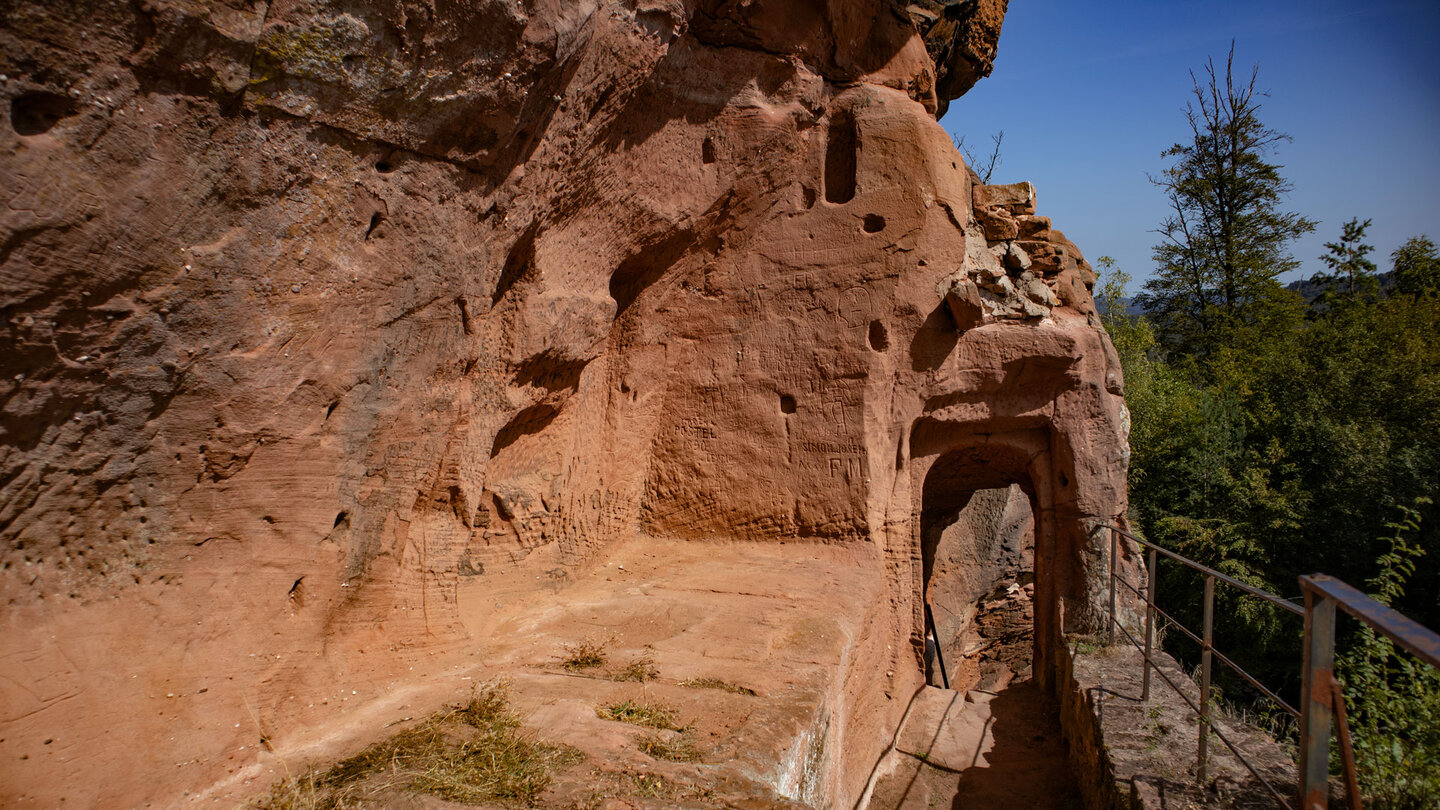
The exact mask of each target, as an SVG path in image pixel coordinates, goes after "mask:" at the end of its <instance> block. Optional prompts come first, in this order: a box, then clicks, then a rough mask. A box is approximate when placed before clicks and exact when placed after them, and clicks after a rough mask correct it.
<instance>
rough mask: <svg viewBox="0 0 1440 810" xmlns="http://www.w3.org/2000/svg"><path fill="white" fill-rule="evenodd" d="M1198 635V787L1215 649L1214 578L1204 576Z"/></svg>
mask: <svg viewBox="0 0 1440 810" xmlns="http://www.w3.org/2000/svg"><path fill="white" fill-rule="evenodd" d="M1204 622H1205V624H1204V629H1203V632H1202V633H1201V634H1200V638H1201V644H1200V755H1199V760H1200V762H1199V767H1198V768H1197V769H1196V770H1197V772H1198V775H1199V777H1200V786H1201V787H1202V788H1203V787H1204V786H1205V776H1206V771H1207V770H1208V768H1207V766H1208V765H1209V755H1210V651H1211V650H1213V649H1214V648H1215V645H1214V637H1215V577H1214V576H1213V575H1211V574H1206V575H1205V618H1204Z"/></svg>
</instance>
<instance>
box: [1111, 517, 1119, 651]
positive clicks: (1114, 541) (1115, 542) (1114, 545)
mask: <svg viewBox="0 0 1440 810" xmlns="http://www.w3.org/2000/svg"><path fill="white" fill-rule="evenodd" d="M1108 528H1109V529H1110V643H1111V644H1114V643H1115V557H1116V551H1117V550H1118V549H1119V547H1120V537H1119V535H1117V534H1116V533H1115V527H1114V526H1110V527H1108Z"/></svg>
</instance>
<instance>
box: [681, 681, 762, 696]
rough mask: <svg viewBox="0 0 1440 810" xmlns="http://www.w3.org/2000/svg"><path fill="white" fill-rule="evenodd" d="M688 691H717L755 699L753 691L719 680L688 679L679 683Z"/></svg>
mask: <svg viewBox="0 0 1440 810" xmlns="http://www.w3.org/2000/svg"><path fill="white" fill-rule="evenodd" d="M679 685H680V686H684V687H686V688H689V689H719V690H721V691H724V692H730V693H732V694H736V695H749V696H750V697H755V690H754V689H749V688H747V687H744V686H739V685H738V684H733V683H730V682H729V681H722V680H720V679H719V678H688V679H686V680H683V681H681V682H680V683H679Z"/></svg>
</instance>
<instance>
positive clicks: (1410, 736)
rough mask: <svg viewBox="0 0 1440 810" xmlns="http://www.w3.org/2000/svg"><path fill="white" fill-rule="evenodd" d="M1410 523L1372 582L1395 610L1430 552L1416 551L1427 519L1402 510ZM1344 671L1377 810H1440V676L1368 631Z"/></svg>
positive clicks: (1347, 653)
mask: <svg viewBox="0 0 1440 810" xmlns="http://www.w3.org/2000/svg"><path fill="white" fill-rule="evenodd" d="M1429 504H1430V499H1429V498H1423V497H1422V498H1417V499H1416V505H1417V506H1419V505H1429ZM1402 510H1403V514H1404V517H1403V518H1402V519H1401V520H1400V521H1399V522H1398V523H1391V524H1389V527H1390V528H1391V529H1392V530H1393V532H1394V533H1393V534H1392V535H1391V536H1390V537H1389V538H1387V539H1388V541H1389V543H1390V548H1389V550H1388V551H1387V552H1386V553H1384V554H1382V555H1381V556H1380V559H1379V560H1378V563H1379V566H1380V570H1379V573H1377V574H1376V575H1375V577H1374V578H1372V579H1371V580H1370V581H1369V583H1368V584H1369V586H1370V588H1371V596H1372V597H1374V598H1375V600H1376V601H1378V602H1380V603H1382V604H1385V605H1389V604H1391V603H1392V602H1394V601H1395V600H1397V599H1399V598H1400V597H1401V596H1403V595H1404V593H1405V584H1406V582H1407V581H1408V580H1409V579H1410V577H1411V576H1412V575H1413V574H1414V573H1415V561H1416V559H1418V558H1419V557H1420V556H1421V555H1423V554H1424V553H1425V552H1424V550H1423V549H1421V548H1419V547H1418V546H1416V545H1414V544H1412V543H1411V542H1410V541H1409V539H1407V538H1408V537H1413V536H1415V535H1417V534H1418V533H1419V530H1420V523H1421V520H1420V513H1419V512H1418V511H1416V510H1415V509H1413V508H1410V507H1402ZM1337 670H1338V672H1339V675H1340V678H1341V681H1342V683H1343V684H1344V688H1345V693H1346V697H1347V700H1348V701H1349V705H1350V706H1351V708H1350V710H1349V721H1350V728H1351V733H1352V735H1353V739H1354V744H1355V754H1356V769H1357V771H1358V772H1359V776H1360V784H1361V789H1362V791H1363V792H1364V793H1365V799H1366V804H1367V805H1368V806H1370V807H1373V808H1381V809H1382V810H1383V809H1385V808H1396V809H1397V810H1399V808H1422V807H1427V808H1428V807H1436V806H1440V672H1437V671H1436V670H1435V669H1434V668H1432V667H1429V666H1427V665H1425V664H1424V663H1422V662H1419V661H1416V660H1415V659H1414V658H1411V657H1410V656H1409V655H1406V654H1398V655H1397V653H1396V651H1395V644H1394V642H1392V641H1391V640H1390V639H1388V638H1386V637H1384V636H1382V635H1380V634H1378V633H1376V632H1375V631H1374V630H1372V629H1371V628H1370V626H1369V625H1362V626H1361V628H1360V630H1359V632H1358V634H1357V638H1356V640H1355V642H1354V644H1353V645H1351V646H1350V647H1349V648H1348V649H1346V650H1344V651H1343V652H1342V653H1341V655H1340V656H1339V660H1338V661H1337Z"/></svg>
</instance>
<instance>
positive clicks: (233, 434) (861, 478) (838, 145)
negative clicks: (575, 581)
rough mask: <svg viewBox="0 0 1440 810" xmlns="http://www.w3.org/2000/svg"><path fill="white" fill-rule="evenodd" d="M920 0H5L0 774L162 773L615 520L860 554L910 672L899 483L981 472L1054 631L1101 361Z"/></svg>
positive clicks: (45, 788) (963, 45)
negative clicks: (971, 161)
mask: <svg viewBox="0 0 1440 810" xmlns="http://www.w3.org/2000/svg"><path fill="white" fill-rule="evenodd" d="M933 5H935V4H926V3H918V4H915V5H913V6H909V7H906V8H898V7H896V6H894V5H893V4H891V3H890V2H888V0H870V1H869V2H866V1H865V0H831V1H830V2H828V3H821V4H780V3H774V2H738V1H734V2H731V1H728V0H701V1H699V2H685V3H682V2H678V1H676V2H665V1H664V0H641V2H638V3H637V2H621V1H620V0H599V1H592V2H582V3H550V2H533V3H524V4H520V3H512V2H503V1H502V0H493V1H489V0H481V1H479V2H467V3H462V4H460V5H459V6H455V5H446V4H438V3H426V2H405V3H401V2H385V0H373V2H353V0H351V1H348V2H347V1H344V0H309V1H306V0H297V1H296V2H278V1H277V2H273V3H269V4H267V3H263V2H262V3H255V4H251V3H247V2H238V1H237V2H215V3H208V4H197V3H191V2H185V1H184V0H174V1H173V2H171V1H169V0H144V1H143V2H138V3H106V2H97V3H93V4H91V3H76V4H67V5H55V4H50V3H45V2H41V1H40V0H22V1H21V2H19V3H14V4H11V6H10V7H9V8H8V9H7V10H6V11H5V12H3V13H4V15H5V16H4V20H3V24H0V38H3V43H4V47H3V48H0V54H3V56H0V60H3V62H0V72H3V73H5V74H6V78H5V79H4V80H3V84H0V94H3V98H0V100H3V105H0V108H3V109H4V110H5V111H7V112H6V113H5V114H6V115H8V118H7V122H6V124H5V125H4V126H3V127H0V171H3V173H4V174H5V176H7V177H10V178H12V180H13V182H12V184H11V185H12V189H11V191H10V192H8V193H9V195H10V196H9V198H8V200H7V207H6V208H5V209H4V210H3V211H0V234H3V242H0V244H3V247H0V261H3V265H0V280H3V282H0V314H3V324H4V329H5V330H6V336H5V345H6V350H5V352H4V353H3V357H0V370H3V375H0V403H3V404H0V535H3V538H4V546H3V548H4V552H3V553H4V559H3V571H0V582H3V586H0V587H3V595H4V598H5V601H6V611H5V618H4V620H3V621H4V623H5V624H4V632H3V633H0V657H3V661H4V662H5V663H4V664H3V675H4V676H5V677H4V678H3V679H0V684H3V685H0V710H3V713H0V754H3V762H4V764H3V765H0V783H3V784H4V785H5V787H4V788H0V791H3V792H0V796H3V797H4V799H5V802H4V803H7V804H10V803H13V801H12V800H19V799H21V798H23V799H25V800H27V801H37V802H40V803H42V804H53V803H55V802H56V801H58V800H59V799H61V798H62V797H63V798H69V799H70V800H71V801H78V802H80V803H87V802H88V803H99V804H132V803H141V802H144V801H157V802H162V803H164V802H168V801H170V800H172V799H173V798H174V797H176V796H178V795H180V794H181V793H182V792H183V791H186V790H192V791H193V790H200V789H203V788H204V787H205V786H206V785H207V784H209V783H211V782H213V781H214V780H216V779H218V778H220V777H222V776H224V774H225V773H226V772H227V769H231V768H232V767H233V765H234V762H235V760H234V753H233V752H234V751H235V750H238V747H243V746H244V745H246V744H247V743H248V744H249V745H250V746H251V748H252V749H253V748H254V742H253V738H254V737H255V729H256V726H261V727H263V728H265V729H266V731H265V732H264V734H265V735H266V736H267V737H268V736H269V735H271V734H273V733H280V732H283V731H284V730H285V729H287V728H295V727H299V726H301V725H303V724H305V723H309V722H315V720H316V718H317V717H318V716H322V715H323V713H324V712H325V711H326V709H325V708H323V707H322V708H316V707H314V706H309V707H307V709H308V710H302V709H300V708H299V707H300V706H301V704H303V703H306V702H307V701H305V699H304V696H305V695H311V694H316V693H317V691H318V690H321V689H323V688H326V687H327V685H329V684H331V683H333V682H334V681H335V680H336V679H337V678H339V677H340V676H341V675H342V674H343V675H344V676H345V678H346V682H347V683H358V685H359V688H362V689H363V688H369V687H374V688H376V689H378V688H379V685H380V684H383V683H389V682H390V679H392V678H394V677H399V676H401V675H403V673H405V672H406V671H407V667H410V666H413V665H414V664H415V662H416V661H417V660H420V658H421V657H423V656H424V655H428V654H430V653H435V652H437V651H444V650H450V649H455V648H456V647H457V646H460V645H463V644H465V643H467V639H466V634H465V630H464V626H463V623H462V622H461V621H460V619H459V616H458V610H459V606H458V605H459V596H458V594H460V593H461V592H462V591H463V590H465V589H467V588H471V589H474V588H480V589H483V588H484V587H485V586H484V582H485V578H486V577H487V576H489V575H491V574H493V573H495V572H497V571H504V570H507V568H508V567H511V566H514V565H515V564H516V563H517V561H519V560H524V559H526V558H528V557H530V555H533V554H537V553H539V554H548V555H552V556H553V558H554V568H553V576H552V577H551V579H550V580H547V581H546V582H545V583H544V584H543V585H542V584H538V583H537V588H539V587H549V586H550V585H551V580H563V579H564V577H565V576H566V571H569V570H574V569H577V568H581V567H584V566H586V565H587V563H588V562H590V561H591V560H593V559H595V557H596V555H597V554H599V553H600V552H601V551H603V550H604V549H606V548H608V547H610V546H611V545H612V544H614V543H616V542H618V541H620V540H624V539H630V538H633V537H634V536H636V535H647V536H651V537H654V538H657V542H660V541H661V540H665V541H668V540H674V539H688V540H700V541H703V540H707V539H709V538H742V539H747V540H769V539H773V540H777V541H780V540H791V541H793V540H796V539H799V540H804V541H813V542H829V543H853V544H858V545H862V546H865V547H867V548H871V549H873V552H872V553H873V554H874V555H875V559H876V561H877V562H876V565H877V566H879V567H881V568H883V572H884V573H883V576H884V577H885V580H886V583H887V584H886V587H887V589H888V599H889V602H888V604H889V608H888V609H889V610H890V613H891V614H892V618H893V626H891V627H890V628H889V632H890V633H891V635H892V636H893V638H894V639H895V640H896V646H897V647H905V646H906V642H908V650H909V652H913V655H911V654H908V653H907V657H905V659H904V661H905V662H906V664H907V665H906V666H902V667H899V668H898V669H896V670H893V671H892V673H893V674H891V675H888V676H887V677H888V678H890V679H891V684H890V685H891V686H893V685H895V684H897V683H898V684H899V685H900V686H902V687H903V686H907V685H908V686H911V687H913V686H915V685H918V684H919V683H920V682H921V681H923V674H921V673H920V670H919V664H918V662H919V638H920V635H919V633H920V630H919V628H920V623H919V618H918V617H919V615H920V608H919V601H918V585H919V582H918V580H919V577H920V570H919V551H918V546H919V536H920V529H919V514H920V512H921V511H922V509H923V500H924V497H925V494H924V493H925V491H926V490H927V488H928V489H932V490H933V491H935V492H944V491H947V488H948V489H950V490H957V491H958V490H963V489H964V488H965V487H970V488H972V489H973V488H977V487H980V486H1003V485H1008V484H1011V483H1019V484H1021V485H1022V486H1023V487H1025V488H1026V490H1027V492H1028V493H1030V494H1031V496H1032V498H1033V501H1034V503H1035V505H1036V510H1037V542H1036V567H1037V591H1036V600H1037V614H1036V616H1037V618H1036V622H1037V630H1038V631H1039V633H1038V635H1039V636H1041V637H1044V638H1046V639H1050V638H1057V639H1058V634H1059V632H1060V631H1061V630H1062V629H1085V628H1088V627H1091V626H1093V625H1094V624H1095V622H1096V615H1097V614H1096V612H1095V611H1096V608H1097V606H1098V605H1099V604H1100V603H1101V602H1100V591H1101V588H1100V586H1099V584H1098V582H1099V580H1098V579H1097V576H1098V571H1099V565H1098V563H1099V560H1100V559H1101V556H1102V553H1103V551H1104V550H1103V549H1102V548H1099V547H1098V546H1096V545H1095V543H1093V542H1092V541H1091V539H1090V537H1089V535H1088V534H1087V531H1088V529H1089V528H1090V527H1091V525H1092V524H1093V522H1095V521H1097V520H1101V519H1107V520H1115V519H1120V518H1121V517H1122V516H1123V514H1124V510H1125V489H1124V474H1125V465H1126V454H1127V449H1126V442H1125V435H1126V425H1125V418H1126V417H1125V411H1124V405H1123V402H1122V399H1121V387H1120V386H1121V383H1120V379H1119V369H1118V363H1117V362H1116V361H1115V358H1114V353H1113V350H1112V349H1111V348H1110V345H1109V341H1108V338H1106V336H1105V335H1104V333H1103V331H1102V330H1101V328H1100V326H1099V322H1098V320H1097V318H1096V316H1095V313H1094V310H1093V306H1092V302H1091V297H1090V292H1089V287H1090V285H1091V284H1092V283H1093V276H1091V275H1090V270H1089V267H1088V265H1086V264H1085V263H1084V261H1083V259H1081V257H1080V255H1079V253H1078V251H1076V250H1075V248H1074V246H1073V245H1071V244H1070V243H1069V242H1068V241H1067V240H1066V239H1065V238H1064V236H1063V235H1061V234H1060V233H1059V232H1058V231H1055V230H1053V229H1052V228H1051V227H1050V223H1049V222H1048V220H1046V219H1045V218H1043V217H1040V216H1038V215H1037V214H1036V213H1035V208H1034V194H1033V190H1031V191H1030V192H1029V193H1028V196H1027V195H1021V196H1022V197H1024V198H1025V199H1020V200H1018V201H1017V200H1015V199H1012V198H1013V197H1014V194H1013V193H1011V192H1013V189H1012V190H1010V191H1005V190H1003V189H993V188H987V187H981V186H977V184H976V182H975V181H974V180H973V177H972V175H971V174H970V173H969V172H968V171H967V169H966V167H965V165H964V163H963V162H962V160H961V158H960V156H959V155H958V154H957V153H956V151H955V149H954V147H953V146H952V145H951V143H950V140H949V138H948V137H947V136H946V134H945V133H944V132H943V131H942V130H941V129H940V128H939V126H938V125H937V124H936V123H935V120H934V114H935V112H936V111H937V110H938V109H940V108H942V107H943V105H944V103H945V102H946V101H947V100H948V99H949V98H951V97H953V96H955V95H958V93H960V92H963V90H964V89H966V88H968V86H969V85H970V84H973V82H974V81H975V80H976V79H977V78H978V77H980V76H983V75H985V74H986V73H987V72H988V70H989V67H990V63H991V60H992V59H993V54H994V47H995V41H996V38H998V35H999V27H1000V18H1001V17H1002V16H1003V7H1004V4H1003V2H1002V3H987V2H980V3H978V4H959V5H960V6H965V7H966V8H968V9H969V10H968V11H964V13H961V11H962V10H956V11H950V10H948V8H945V7H942V8H940V9H939V11H938V12H937V11H936V10H935V9H934V8H931V7H932V6H933ZM957 8H958V7H957ZM926 15H930V17H933V18H934V19H933V20H931V21H930V22H929V23H925V22H923V19H925V18H926ZM1007 195H1009V196H1007ZM559 598H563V597H559ZM217 676H223V680H221V678H220V677H217ZM876 677H877V678H878V677H879V676H878V675H877V676H876ZM215 683H220V684H223V685H221V686H214V687H212V686H210V685H209V684H215ZM880 689H881V687H880V686H878V685H877V686H876V687H875V688H874V690H873V694H874V695H878V694H879V691H880ZM357 691H358V690H357ZM872 697H873V695H872ZM357 699H360V698H359V696H358V695H357ZM863 699H864V698H863V696H862V698H857V700H862V702H863ZM875 700H879V698H875ZM882 713H883V712H882ZM892 719H893V718H892ZM177 724H181V725H184V726H185V727H186V728H189V729H190V732H189V734H188V736H186V735H180V741H179V742H172V741H173V740H175V738H176V735H175V729H176V728H177V727H179V726H178V725H177ZM242 726H243V728H242ZM195 729H201V731H199V732H197V731H195ZM57 730H59V731H57ZM60 731H63V734H62V733H60ZM872 731H875V730H872ZM856 733H857V734H858V733H862V732H861V731H857V732H856ZM866 733H868V732H866ZM874 736H876V737H877V740H878V738H879V735H878V731H877V732H876V734H875V735H874ZM197 739H198V740H201V742H200V743H197V742H196V740H197ZM136 740H143V741H144V743H145V744H144V745H136V744H135V741H136ZM876 744H877V745H878V744H881V743H879V742H877V743H876ZM861 747H862V748H863V747H864V746H861ZM212 748H213V749H215V750H217V751H218V750H221V749H224V750H226V751H230V752H231V754H229V755H227V757H228V758H222V757H219V756H218V755H214V752H213V751H211V750H210V749H212ZM876 750H878V749H876ZM863 758H864V757H863V756H861V755H859V754H857V762H858V761H859V760H860V759H863ZM182 762H189V763H191V765H190V766H188V767H185V768H181V769H178V770H177V769H176V767H175V766H176V763H182ZM77 763H79V767H81V768H83V769H85V770H86V771H88V772H90V773H91V774H92V775H93V776H94V777H95V778H94V779H93V780H87V784H85V785H74V784H71V783H70V782H68V781H67V780H66V779H65V778H63V775H64V774H66V773H71V772H73V771H74V770H75V769H76V767H77ZM196 763H201V764H196ZM162 772H163V773H164V774H174V778H173V779H172V778H168V777H166V776H157V775H156V774H160V773H162ZM854 778H855V779H859V780H860V781H862V782H863V778H864V774H863V773H858V774H855V775H854ZM842 792H843V791H842Z"/></svg>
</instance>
